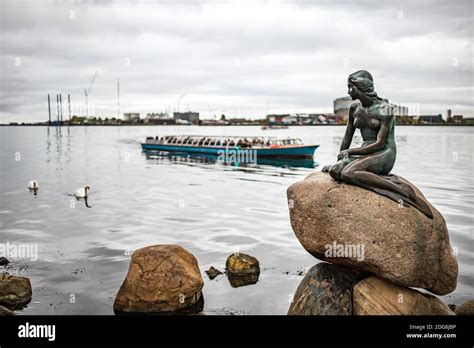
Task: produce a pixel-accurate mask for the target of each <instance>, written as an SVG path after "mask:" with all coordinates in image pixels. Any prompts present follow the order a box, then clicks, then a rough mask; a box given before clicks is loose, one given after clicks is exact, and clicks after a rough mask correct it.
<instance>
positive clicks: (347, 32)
mask: <svg viewBox="0 0 474 348" xmlns="http://www.w3.org/2000/svg"><path fill="white" fill-rule="evenodd" d="M1 6H2V18H1V19H2V24H1V26H2V36H1V38H0V48H1V60H0V62H1V67H2V68H1V69H2V70H1V73H2V81H1V86H0V107H1V109H0V115H1V116H2V121H3V122H7V121H10V120H42V119H44V118H45V112H46V94H47V93H51V94H56V93H59V92H62V93H63V94H67V93H71V96H72V98H73V100H74V101H75V102H76V103H78V104H79V103H83V100H84V95H83V89H84V88H85V87H87V86H88V85H89V82H90V79H91V77H92V75H93V74H94V72H95V71H96V70H99V74H100V77H99V79H98V80H97V82H96V84H95V85H94V89H93V92H92V94H91V101H92V102H95V103H96V104H97V108H96V112H97V113H102V114H111V115H114V114H115V103H116V101H115V93H116V92H115V82H116V79H117V77H118V76H120V80H121V86H122V102H121V104H122V105H123V107H122V109H123V111H134V110H136V111H139V112H142V113H146V112H151V111H160V110H164V109H166V108H174V107H176V100H177V98H178V96H180V95H182V94H183V93H186V94H187V96H186V97H185V98H184V99H183V101H182V104H183V105H186V104H190V107H191V108H193V109H197V110H199V111H202V112H203V113H204V115H207V114H208V112H207V110H208V109H209V108H211V109H222V110H223V109H225V110H235V112H239V113H241V112H242V111H241V110H244V109H245V110H249V111H248V112H249V113H251V114H249V116H253V117H262V116H264V114H265V113H266V112H267V111H269V109H271V110H270V111H272V112H292V111H293V110H296V109H298V110H300V111H304V110H306V111H321V110H330V108H331V106H332V100H333V99H334V98H335V97H339V96H341V95H344V94H345V93H346V86H345V84H346V77H347V75H348V74H349V73H351V72H353V71H354V70H358V69H361V68H364V69H368V70H370V71H371V72H372V73H373V75H374V76H375V80H376V88H377V90H378V91H379V93H380V94H381V95H382V96H384V97H386V98H389V99H391V100H399V101H407V102H417V103H420V105H421V107H422V112H424V113H439V112H442V113H444V112H445V110H446V109H447V108H453V109H454V110H453V111H454V112H455V113H463V114H465V115H468V116H474V114H473V101H472V76H473V75H472V72H473V67H472V22H473V21H472V3H471V1H457V2H452V1H399V2H397V3H396V4H387V3H383V2H377V1H357V2H348V1H336V2H332V1H331V2H329V1H292V2H286V1H281V2H277V1H271V2H263V1H262V2H256V1H254V2H231V1H228V2H214V1H188V2H171V1H170V2H160V3H158V4H157V3H155V2H151V1H145V2H138V3H136V2H131V1H130V2H128V1H120V2H103V1H99V2H91V1H87V2H81V1H62V2H56V1H51V2H35V1H20V2H18V1H2V3H1ZM70 11H74V12H72V13H71V12H70ZM399 11H402V12H399ZM72 14H73V15H74V16H75V18H73V19H71V15H72ZM16 58H20V59H21V66H20V67H15V65H14V63H15V59H16ZM454 61H456V62H457V65H456V64H454V63H453V62H454ZM125 62H130V66H126V65H125V64H124V63H125ZM268 105H270V107H269V106H268ZM239 110H240V111H239ZM230 112H231V111H230ZM239 116H240V115H239Z"/></svg>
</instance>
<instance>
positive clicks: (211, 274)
mask: <svg viewBox="0 0 474 348" xmlns="http://www.w3.org/2000/svg"><path fill="white" fill-rule="evenodd" d="M206 274H207V276H208V277H209V279H210V280H213V279H214V278H215V277H217V276H220V275H221V274H222V272H221V271H219V270H218V269H216V268H214V266H211V267H209V269H208V270H207V271H206Z"/></svg>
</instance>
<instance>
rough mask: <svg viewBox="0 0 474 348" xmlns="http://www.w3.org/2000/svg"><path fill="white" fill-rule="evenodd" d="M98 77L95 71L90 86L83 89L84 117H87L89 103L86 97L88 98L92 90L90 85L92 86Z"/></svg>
mask: <svg viewBox="0 0 474 348" xmlns="http://www.w3.org/2000/svg"><path fill="white" fill-rule="evenodd" d="M98 77H99V72H98V71H96V72H95V74H94V76H93V77H92V81H91V84H90V86H89V89H87V90H86V89H85V88H84V95H85V96H86V116H87V117H89V102H88V99H87V98H88V97H89V93H90V92H91V89H92V85H93V84H94V81H95V79H96V78H98Z"/></svg>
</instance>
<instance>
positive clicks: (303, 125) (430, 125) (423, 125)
mask: <svg viewBox="0 0 474 348" xmlns="http://www.w3.org/2000/svg"><path fill="white" fill-rule="evenodd" d="M129 126H133V127H153V126H165V127H172V126H184V127H231V126H241V127H262V126H264V125H263V124H228V125H215V126H214V125H202V126H199V125H179V124H71V125H67V124H66V125H62V126H57V125H47V124H0V127H129ZM286 126H287V127H327V126H346V125H345V124H291V125H286ZM396 126H411V127H425V126H427V127H470V126H474V123H461V124H459V123H431V124H430V123H427V124H396ZM283 129H284V128H283ZM269 130H277V129H269Z"/></svg>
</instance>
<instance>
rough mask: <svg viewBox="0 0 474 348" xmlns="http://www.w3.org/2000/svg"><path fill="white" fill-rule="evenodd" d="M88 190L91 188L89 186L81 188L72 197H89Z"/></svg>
mask: <svg viewBox="0 0 474 348" xmlns="http://www.w3.org/2000/svg"><path fill="white" fill-rule="evenodd" d="M90 190H91V188H90V187H89V186H86V187H81V188H80V189H77V191H76V193H75V194H74V196H76V197H77V198H87V197H88V196H89V192H90Z"/></svg>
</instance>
